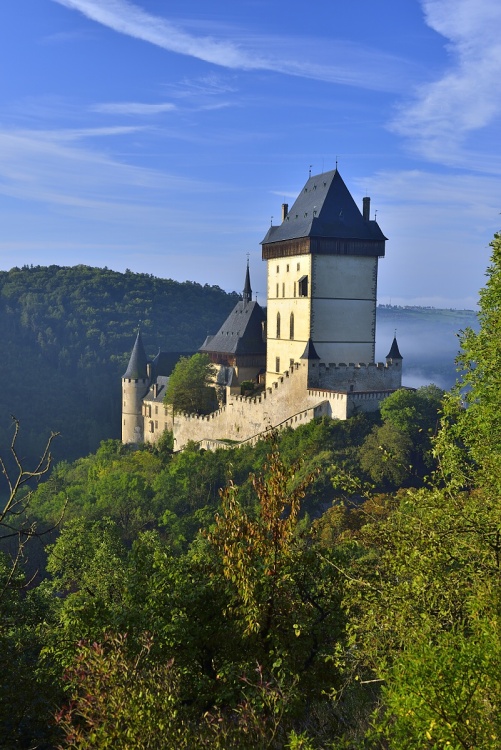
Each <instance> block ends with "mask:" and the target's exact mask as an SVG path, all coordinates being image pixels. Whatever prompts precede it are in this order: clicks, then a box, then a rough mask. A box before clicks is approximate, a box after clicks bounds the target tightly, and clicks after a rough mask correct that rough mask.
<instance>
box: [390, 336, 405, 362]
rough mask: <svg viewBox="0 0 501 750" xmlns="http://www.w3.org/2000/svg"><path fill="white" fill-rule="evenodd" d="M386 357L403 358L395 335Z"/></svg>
mask: <svg viewBox="0 0 501 750" xmlns="http://www.w3.org/2000/svg"><path fill="white" fill-rule="evenodd" d="M386 359H403V357H402V355H401V354H400V350H399V348H398V344H397V337H396V336H394V337H393V341H392V343H391V347H390V351H389V352H388V354H387V355H386Z"/></svg>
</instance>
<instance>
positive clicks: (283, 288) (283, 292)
mask: <svg viewBox="0 0 501 750" xmlns="http://www.w3.org/2000/svg"><path fill="white" fill-rule="evenodd" d="M282 297H285V282H282Z"/></svg>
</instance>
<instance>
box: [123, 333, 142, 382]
mask: <svg viewBox="0 0 501 750" xmlns="http://www.w3.org/2000/svg"><path fill="white" fill-rule="evenodd" d="M147 364H148V359H147V357H146V352H145V350H144V344H143V339H142V337H141V331H138V332H137V336H136V341H135V343H134V347H133V349H132V354H131V355H130V359H129V364H128V366H127V370H126V371H125V374H124V375H123V377H124V378H128V379H130V380H145V379H146V378H147V377H148V371H147Z"/></svg>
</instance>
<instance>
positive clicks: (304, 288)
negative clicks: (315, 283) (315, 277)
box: [298, 276, 308, 297]
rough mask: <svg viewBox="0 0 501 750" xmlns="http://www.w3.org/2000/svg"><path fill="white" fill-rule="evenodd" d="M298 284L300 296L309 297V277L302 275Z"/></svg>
mask: <svg viewBox="0 0 501 750" xmlns="http://www.w3.org/2000/svg"><path fill="white" fill-rule="evenodd" d="M298 286H299V296H300V297H307V296H308V277H307V276H301V278H300V279H299V281H298Z"/></svg>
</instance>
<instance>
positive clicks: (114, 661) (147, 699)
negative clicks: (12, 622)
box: [56, 636, 193, 750]
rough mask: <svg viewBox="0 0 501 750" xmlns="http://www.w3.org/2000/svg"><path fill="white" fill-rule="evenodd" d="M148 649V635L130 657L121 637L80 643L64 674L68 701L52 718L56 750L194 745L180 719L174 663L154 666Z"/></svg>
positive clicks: (144, 749) (150, 749) (157, 749)
mask: <svg viewBox="0 0 501 750" xmlns="http://www.w3.org/2000/svg"><path fill="white" fill-rule="evenodd" d="M150 649H151V640H150V639H148V638H146V637H145V638H144V640H143V645H142V648H141V650H140V652H139V654H137V655H136V656H135V657H134V658H130V655H128V654H127V643H126V637H125V636H122V637H118V636H114V637H112V636H109V637H107V638H105V641H104V643H96V642H94V643H92V644H91V643H88V642H85V641H83V642H80V644H79V647H78V651H77V654H76V657H75V660H74V662H73V664H72V665H71V666H70V667H69V668H68V669H67V670H66V673H65V679H66V681H67V682H68V684H69V695H70V700H69V702H68V703H67V704H66V705H65V706H64V707H63V708H62V709H61V710H60V711H59V712H58V714H57V716H56V721H57V724H58V726H59V728H60V729H61V730H62V733H63V735H64V739H63V742H62V744H61V745H60V746H59V747H60V748H73V749H74V750H91V749H92V750H104V748H113V749H114V750H128V748H137V750H161V749H162V748H172V747H178V748H181V749H182V748H190V747H192V746H193V745H191V744H190V737H189V736H188V732H187V728H186V727H185V726H183V722H182V720H181V719H180V716H179V713H180V707H179V701H178V695H177V693H178V684H177V678H176V673H175V670H174V669H173V662H172V660H171V661H169V662H166V663H163V664H162V663H160V664H159V663H154V664H152V663H151V661H149V659H148V657H149V652H150Z"/></svg>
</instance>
